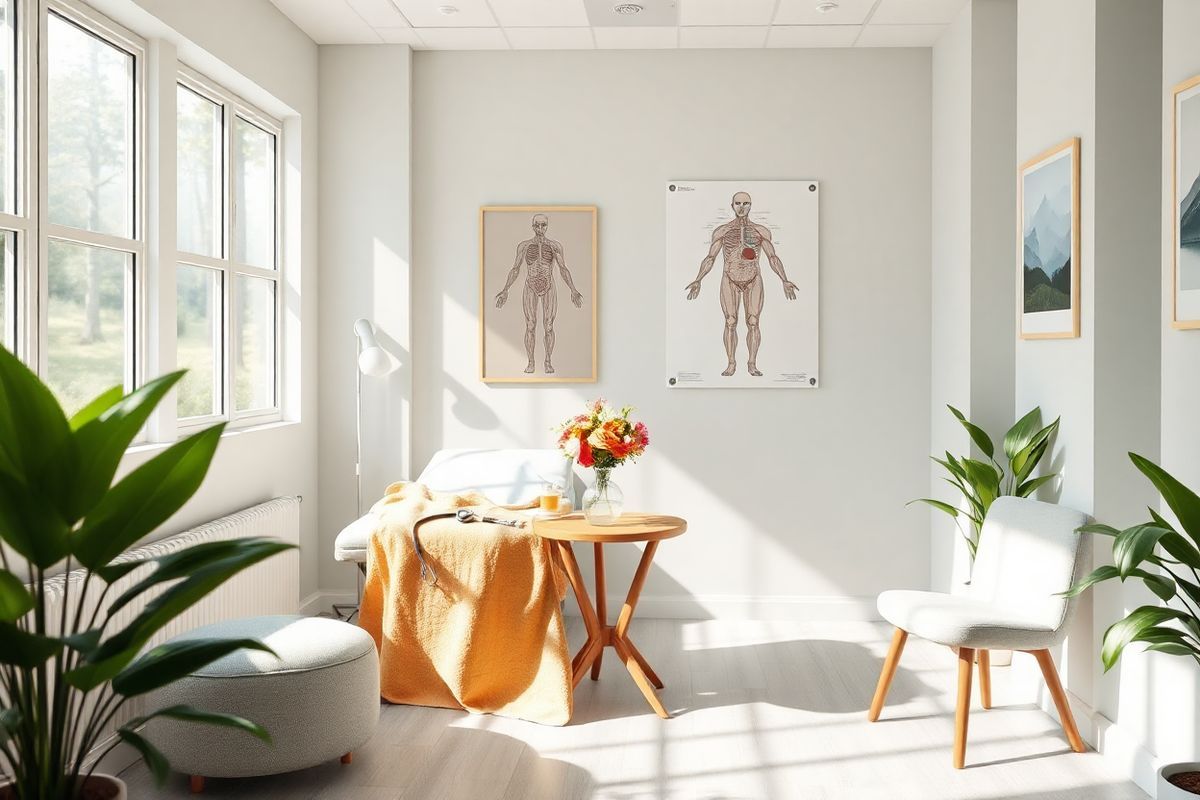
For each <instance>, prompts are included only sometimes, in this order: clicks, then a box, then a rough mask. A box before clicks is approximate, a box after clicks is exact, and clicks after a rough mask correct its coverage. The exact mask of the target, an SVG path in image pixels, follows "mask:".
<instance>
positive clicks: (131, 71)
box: [0, 0, 282, 438]
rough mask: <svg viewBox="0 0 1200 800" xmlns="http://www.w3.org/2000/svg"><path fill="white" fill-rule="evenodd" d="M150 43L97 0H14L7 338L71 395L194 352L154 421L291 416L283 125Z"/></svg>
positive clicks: (9, 14)
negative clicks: (284, 323) (284, 371)
mask: <svg viewBox="0 0 1200 800" xmlns="http://www.w3.org/2000/svg"><path fill="white" fill-rule="evenodd" d="M147 49H148V48H147V45H146V42H145V41H143V40H142V39H140V38H138V37H137V36H136V35H135V34H133V33H131V32H130V31H127V30H125V29H124V28H122V27H121V26H120V25H118V24H116V23H114V22H112V21H111V20H109V19H107V18H106V17H104V16H102V15H100V14H98V13H96V12H95V11H94V10H93V9H91V8H90V7H89V6H87V5H85V4H84V3H83V2H81V0H0V346H3V347H6V348H8V349H10V350H12V351H14V352H16V353H17V354H18V355H19V356H21V358H23V359H24V360H25V361H26V362H27V363H29V364H31V365H33V366H35V367H36V368H37V370H38V371H39V373H40V374H41V375H42V377H43V378H44V379H45V380H46V382H47V383H48V384H49V386H50V387H51V389H52V390H53V391H54V392H55V394H56V395H57V396H58V398H59V400H60V401H61V402H62V404H63V406H64V407H65V408H66V409H67V410H68V411H69V412H70V411H74V410H76V409H78V408H80V407H82V405H83V404H84V403H86V402H87V401H88V400H90V399H91V398H92V397H94V396H95V395H96V394H98V393H99V392H101V391H103V390H105V389H107V388H109V387H111V386H113V385H121V386H123V387H124V388H125V389H126V390H130V389H132V388H133V387H135V386H137V385H138V384H139V383H141V382H142V381H143V380H145V378H146V377H147V376H151V375H156V374H159V373H161V372H162V371H164V370H166V369H169V368H170V367H171V365H172V364H177V365H178V366H179V367H182V368H186V369H187V370H188V373H187V375H186V377H185V378H184V380H183V381H182V383H181V384H180V386H179V390H178V392H177V393H176V398H177V402H176V407H175V408H174V409H170V408H164V409H160V411H159V412H158V416H157V417H156V418H155V419H156V422H155V423H154V425H153V426H152V427H153V428H154V430H155V435H156V436H157V435H159V433H161V434H162V436H163V437H164V438H170V437H171V436H172V435H174V434H175V433H178V432H181V431H182V432H186V430H187V429H189V428H194V427H198V426H201V425H208V424H211V423H212V422H213V421H214V420H218V419H225V420H229V421H230V422H231V423H233V424H235V425H253V424H259V423H264V422H271V421H274V420H277V419H279V418H280V416H281V406H282V403H281V398H280V387H281V385H282V375H281V368H280V360H281V359H280V351H281V342H280V331H281V324H280V320H281V308H282V306H281V302H282V292H281V271H280V268H281V235H280V233H281V219H282V215H281V208H280V206H281V191H280V174H281V171H280V153H281V146H280V143H281V137H282V125H281V124H280V123H279V122H278V121H277V120H275V119H273V118H272V117H271V116H269V115H268V114H266V113H264V112H262V111H261V110H259V109H258V108H256V107H255V106H253V105H251V104H250V103H247V102H245V101H244V100H242V99H241V98H240V97H239V96H238V95H236V94H234V93H233V92H230V91H227V90H226V89H225V88H224V87H222V86H218V85H216V84H215V83H213V82H211V81H209V80H207V79H206V78H205V77H204V76H202V75H200V74H198V73H195V72H192V71H191V70H188V69H186V68H184V67H182V66H180V65H179V64H178V62H177V61H176V56H175V54H174V53H175V51H174V49H173V48H172V47H171V46H169V45H167V46H166V47H165V48H163V49H162V50H160V51H159V52H160V53H163V52H164V51H165V53H166V55H165V56H159V57H157V59H156V60H155V61H153V62H150V61H148V60H147ZM149 70H153V72H154V74H155V75H156V76H157V77H158V78H159V80H158V81H157V88H155V90H154V91H155V95H154V96H153V97H147V95H146V88H145V87H146V85H147V81H146V78H145V76H146V74H147V72H148V71H149ZM176 70H178V72H177V71H176ZM166 87H173V88H174V92H173V93H172V92H169V91H167V90H166ZM253 91H256V90H252V93H253ZM168 98H169V99H168ZM168 102H169V103H170V104H171V106H173V107H174V111H175V114H176V123H177V124H176V125H175V127H174V130H173V131H172V130H171V129H170V128H169V127H167V126H162V128H163V129H162V130H161V131H159V130H157V129H155V130H154V131H153V132H150V129H149V128H148V127H147V125H146V121H147V119H161V118H162V114H161V113H160V112H166V113H170V111H169V108H170V107H164V106H165V105H166V104H167V103H168ZM270 102H273V101H270ZM151 136H153V137H154V140H153V141H150V138H151ZM148 152H153V153H155V154H156V155H155V160H154V161H150V160H149V159H148V158H147V153H148ZM171 160H173V161H174V162H175V163H174V164H171V163H170V161H171ZM152 187H157V191H158V192H159V193H160V194H159V196H162V194H164V193H165V194H167V196H169V194H170V193H174V194H175V195H176V213H175V214H174V218H173V219H172V218H166V217H164V216H162V215H157V214H155V215H152V214H150V213H149V212H150V210H151V209H149V208H148V203H147V198H148V197H150V196H151V193H150V189H151V188H152ZM156 234H157V235H156ZM156 241H157V242H158V243H159V244H158V245H155V246H154V247H153V248H151V247H148V245H147V242H151V243H153V242H156ZM171 242H174V246H173V247H172V245H171ZM159 245H162V246H159ZM173 251H174V255H172V252H173ZM171 272H174V280H173V281H172V280H170V278H169V276H170V275H171ZM172 286H173V287H174V291H173V292H172ZM172 294H173V295H174V296H173V297H172V296H171V295H172ZM172 306H173V308H172ZM172 311H173V313H172ZM172 320H173V321H174V331H172V330H171V322H172Z"/></svg>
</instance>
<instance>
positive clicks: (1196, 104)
mask: <svg viewBox="0 0 1200 800" xmlns="http://www.w3.org/2000/svg"><path fill="white" fill-rule="evenodd" d="M1184 103H1188V108H1187V110H1186V113H1182V112H1184V109H1183V108H1182V106H1183V104H1184ZM1171 118H1172V125H1171V127H1172V144H1171V327H1173V328H1175V329H1176V330H1196V329H1200V75H1197V76H1196V77H1194V78H1191V79H1189V80H1186V81H1184V82H1183V83H1180V84H1178V85H1177V86H1175V88H1174V89H1173V90H1172V91H1171ZM1185 127H1186V128H1187V131H1186V132H1185V131H1184V128H1185ZM1185 133H1187V134H1188V141H1187V142H1185V141H1184V134H1185ZM1188 142H1190V143H1191V144H1190V146H1189V145H1188ZM1185 147H1187V150H1186V151H1185V150H1184V148H1185ZM1185 170H1186V171H1187V174H1183V173H1184V171H1185ZM1181 192H1182V193H1183V197H1180V193H1181ZM1185 202H1186V203H1188V204H1189V207H1188V208H1186V209H1185V208H1183V204H1184V203H1185ZM1185 218H1186V219H1187V222H1188V231H1187V235H1186V236H1185V232H1184V219H1185ZM1185 238H1187V239H1189V240H1190V241H1188V242H1186V243H1185V241H1184V240H1185ZM1185 247H1186V252H1185ZM1185 258H1186V261H1187V264H1186V268H1187V273H1188V278H1187V280H1186V281H1184V280H1183V279H1182V278H1181V273H1182V272H1183V271H1184V268H1185V264H1184V261H1185ZM1184 282H1186V283H1188V284H1189V285H1188V286H1184V285H1182V284H1183V283H1184Z"/></svg>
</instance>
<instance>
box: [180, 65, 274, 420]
mask: <svg viewBox="0 0 1200 800" xmlns="http://www.w3.org/2000/svg"><path fill="white" fill-rule="evenodd" d="M177 98H178V102H177V109H176V113H177V117H176V128H177V136H178V148H177V159H176V161H177V167H176V173H177V187H178V198H177V209H178V220H177V226H176V227H177V231H178V233H177V241H178V247H179V257H178V261H179V263H178V266H177V277H176V286H177V308H178V317H177V319H178V325H177V327H178V342H179V348H178V363H179V365H180V366H181V367H187V368H188V369H190V370H191V372H190V373H189V374H188V376H187V378H186V379H185V382H184V384H183V386H182V388H181V389H180V392H179V421H180V425H181V426H185V427H186V426H188V425H192V424H199V423H204V422H207V421H209V420H210V419H211V418H214V417H228V418H230V419H233V420H245V419H250V420H255V421H266V420H269V419H272V418H278V416H279V316H280V315H279V300H280V296H279V295H280V293H279V270H278V267H279V163H278V159H279V155H278V154H279V131H280V128H279V124H278V123H277V122H275V121H274V120H272V119H270V118H269V117H267V116H266V115H265V114H262V113H261V112H259V111H258V110H256V109H254V108H252V107H251V106H249V105H248V104H246V103H244V102H242V101H241V100H239V99H238V98H237V97H235V96H234V95H232V94H231V93H229V92H227V91H225V90H224V89H222V88H220V87H218V86H216V85H215V84H213V83H212V82H210V81H208V80H206V79H204V78H203V77H202V76H200V75H198V74H196V73H194V72H191V71H184V72H183V73H182V74H181V76H180V79H179V86H178V89H177Z"/></svg>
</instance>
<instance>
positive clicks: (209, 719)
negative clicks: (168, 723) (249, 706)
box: [136, 706, 271, 743]
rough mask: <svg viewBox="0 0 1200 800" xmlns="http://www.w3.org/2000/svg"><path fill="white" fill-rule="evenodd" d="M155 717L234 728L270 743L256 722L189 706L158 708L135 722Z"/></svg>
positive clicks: (265, 732) (269, 738) (262, 728)
mask: <svg viewBox="0 0 1200 800" xmlns="http://www.w3.org/2000/svg"><path fill="white" fill-rule="evenodd" d="M155 717H167V718H168V719H178V720H182V721H184V722H197V723H201V724H204V725H219V726H220V727H223V728H235V729H237V730H242V731H245V732H246V733H249V734H251V735H253V736H256V737H258V738H259V739H262V740H263V741H264V742H268V743H269V742H270V741H271V734H270V733H268V732H267V729H266V728H264V727H263V726H261V725H259V724H258V723H256V722H251V721H250V720H248V719H244V718H243V717H239V716H235V715H233V714H222V713H219V712H216V711H201V710H200V709H197V708H192V707H191V706H168V707H166V708H160V709H159V710H158V711H155V712H153V713H151V714H147V715H146V716H144V717H142V718H141V719H139V720H136V722H138V723H139V724H140V723H143V722H146V721H147V720H151V719H154V718H155Z"/></svg>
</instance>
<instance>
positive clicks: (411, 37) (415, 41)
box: [375, 28, 424, 47]
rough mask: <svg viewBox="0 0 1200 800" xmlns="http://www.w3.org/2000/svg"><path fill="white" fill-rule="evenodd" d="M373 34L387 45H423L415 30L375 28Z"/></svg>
mask: <svg viewBox="0 0 1200 800" xmlns="http://www.w3.org/2000/svg"><path fill="white" fill-rule="evenodd" d="M375 32H376V33H378V34H379V36H380V38H382V39H383V41H384V42H386V43H387V44H407V45H411V46H412V47H420V46H421V45H423V44H424V42H422V41H421V37H420V35H419V34H418V33H417V31H416V29H415V28H376V29H375Z"/></svg>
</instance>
